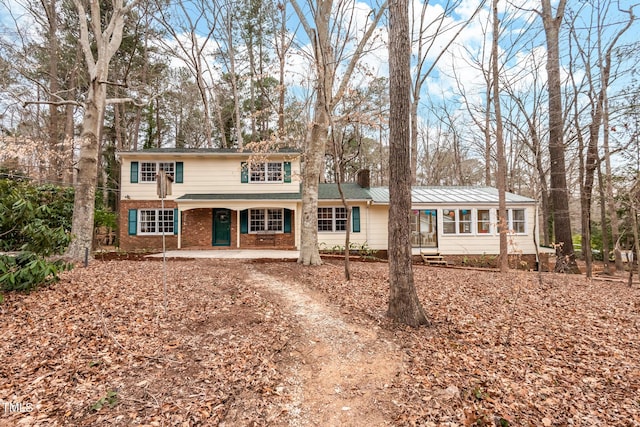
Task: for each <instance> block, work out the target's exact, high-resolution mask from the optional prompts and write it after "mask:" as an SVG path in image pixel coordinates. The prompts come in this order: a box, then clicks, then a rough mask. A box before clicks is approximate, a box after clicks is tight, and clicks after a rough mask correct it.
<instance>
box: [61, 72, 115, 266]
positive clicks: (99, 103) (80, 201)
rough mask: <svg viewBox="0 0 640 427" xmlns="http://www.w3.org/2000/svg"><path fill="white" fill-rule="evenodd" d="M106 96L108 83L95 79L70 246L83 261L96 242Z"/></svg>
mask: <svg viewBox="0 0 640 427" xmlns="http://www.w3.org/2000/svg"><path fill="white" fill-rule="evenodd" d="M105 98H106V89H105V86H104V84H101V83H100V82H99V81H98V78H97V77H96V78H94V80H93V81H92V82H91V85H90V87H89V93H88V95H87V101H86V103H85V112H84V120H83V122H82V134H81V135H80V159H79V160H78V166H77V171H78V172H77V173H78V175H77V182H76V187H75V197H74V201H73V222H72V226H71V234H72V236H73V240H72V241H71V244H70V245H69V248H68V249H67V253H66V255H67V257H69V258H70V259H71V260H73V261H82V260H83V259H84V257H85V254H87V253H90V252H91V249H92V245H93V216H94V215H93V214H94V204H95V194H96V180H97V178H98V145H99V144H98V138H99V129H100V127H101V126H100V118H101V117H102V110H103V109H104V103H105Z"/></svg>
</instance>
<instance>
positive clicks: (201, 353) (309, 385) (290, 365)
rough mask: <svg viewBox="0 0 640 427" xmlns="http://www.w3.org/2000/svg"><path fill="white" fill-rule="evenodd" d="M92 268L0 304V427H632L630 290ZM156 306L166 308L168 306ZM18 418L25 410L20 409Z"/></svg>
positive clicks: (471, 274) (140, 265) (635, 328)
mask: <svg viewBox="0 0 640 427" xmlns="http://www.w3.org/2000/svg"><path fill="white" fill-rule="evenodd" d="M352 274H353V278H352V280H351V281H350V282H345V281H344V278H343V267H342V264H341V263H337V262H335V263H334V262H329V263H327V264H325V265H323V266H321V267H317V268H309V267H302V266H299V265H297V264H296V263H294V262H248V261H238V260H237V261H223V260H196V261H193V260H183V261H169V262H168V263H167V268H166V277H167V280H166V289H167V292H166V299H165V292H164V288H165V287H164V281H163V268H162V263H161V262H158V261H104V262H100V261H96V262H94V263H92V264H91V265H90V266H89V267H88V268H86V269H85V268H77V269H75V270H74V271H71V272H68V273H65V274H64V275H63V279H62V281H61V282H59V283H57V284H55V285H52V286H51V287H49V288H46V289H42V290H40V291H38V292H34V293H31V294H28V295H22V294H8V295H5V302H4V303H3V304H0V322H1V327H0V328H1V329H0V330H1V333H2V335H1V336H2V341H1V343H0V361H1V363H0V401H2V402H0V403H2V406H0V425H42V426H50V425H73V426H76V425H87V426H89V425H159V426H162V425H166V426H174V425H184V426H191V425H227V426H232V425H233V426H235V425H354V426H358V425H363V423H366V424H367V425H423V426H474V425H475V426H483V425H498V426H500V425H510V426H638V425H640V342H639V338H638V337H639V336H640V335H639V333H638V332H639V329H640V315H639V314H638V310H639V309H640V298H639V297H640V291H639V290H638V287H637V285H636V286H634V287H629V286H627V285H626V284H624V283H621V282H620V283H619V282H603V281H592V282H590V281H587V280H586V279H585V278H584V277H572V276H563V275H555V274H544V275H543V276H542V283H540V282H539V277H538V275H537V274H535V273H522V272H512V273H509V274H506V275H501V274H498V273H492V272H483V271H472V270H456V269H450V268H438V267H424V266H415V267H414V274H415V283H416V287H417V289H418V293H419V296H420V298H421V300H422V301H423V304H424V307H425V309H426V311H427V312H428V315H429V318H430V320H431V322H432V323H431V325H430V326H429V327H424V328H420V329H411V328H406V327H402V326H399V325H394V324H393V323H392V322H390V321H389V320H388V319H387V318H386V317H385V316H384V313H385V309H386V302H387V296H388V280H387V266H386V264H384V263H359V262H355V263H352ZM165 301H166V312H165V307H164V306H165ZM21 410H22V412H20V411H21Z"/></svg>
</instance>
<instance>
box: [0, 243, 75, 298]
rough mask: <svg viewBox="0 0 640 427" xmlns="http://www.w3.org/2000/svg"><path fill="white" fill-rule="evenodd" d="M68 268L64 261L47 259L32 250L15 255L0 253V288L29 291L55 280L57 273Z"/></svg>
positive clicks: (68, 265)
mask: <svg viewBox="0 0 640 427" xmlns="http://www.w3.org/2000/svg"><path fill="white" fill-rule="evenodd" d="M68 269H70V264H67V263H65V262H64V261H60V260H59V261H53V262H51V261H47V260H45V259H44V258H43V257H42V256H39V255H37V254H35V253H33V252H20V253H19V254H17V255H16V256H11V255H0V289H1V290H3V291H30V290H33V289H35V288H37V287H38V286H40V285H43V284H46V283H51V282H55V281H57V280H58V274H59V273H60V272H62V271H64V270H68Z"/></svg>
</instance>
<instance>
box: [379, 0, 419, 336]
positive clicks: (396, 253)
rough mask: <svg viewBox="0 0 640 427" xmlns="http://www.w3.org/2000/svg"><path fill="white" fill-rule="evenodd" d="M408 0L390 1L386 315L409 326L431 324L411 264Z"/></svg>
mask: <svg viewBox="0 0 640 427" xmlns="http://www.w3.org/2000/svg"><path fill="white" fill-rule="evenodd" d="M408 15H409V7H408V1H407V0H392V1H391V3H390V6H389V81H390V87H389V93H390V110H389V173H390V175H389V177H390V179H389V244H388V250H389V288H390V295H389V308H388V311H387V315H388V316H389V317H391V318H392V319H394V320H396V321H398V322H401V323H405V324H407V325H410V326H414V327H416V326H420V325H424V324H427V323H428V321H427V317H426V315H425V312H424V309H423V308H422V305H421V304H420V300H419V299H418V294H417V292H416V289H415V285H414V282H413V268H412V264H411V257H412V255H411V242H410V230H411V225H410V218H409V213H410V212H411V166H410V160H411V159H410V151H409V150H410V137H411V136H410V128H409V118H410V105H411V99H410V85H411V72H410V63H409V59H410V43H409V35H408V34H409V28H408V27H409V16H408Z"/></svg>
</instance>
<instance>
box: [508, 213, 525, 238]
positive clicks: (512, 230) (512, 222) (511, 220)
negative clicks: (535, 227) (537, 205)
mask: <svg viewBox="0 0 640 427" xmlns="http://www.w3.org/2000/svg"><path fill="white" fill-rule="evenodd" d="M515 211H522V220H516V219H515V218H514V212H515ZM508 216H509V232H510V233H513V234H527V209H526V208H511V209H509V215H508ZM515 224H522V231H516V229H515V227H514V225H515Z"/></svg>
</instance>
